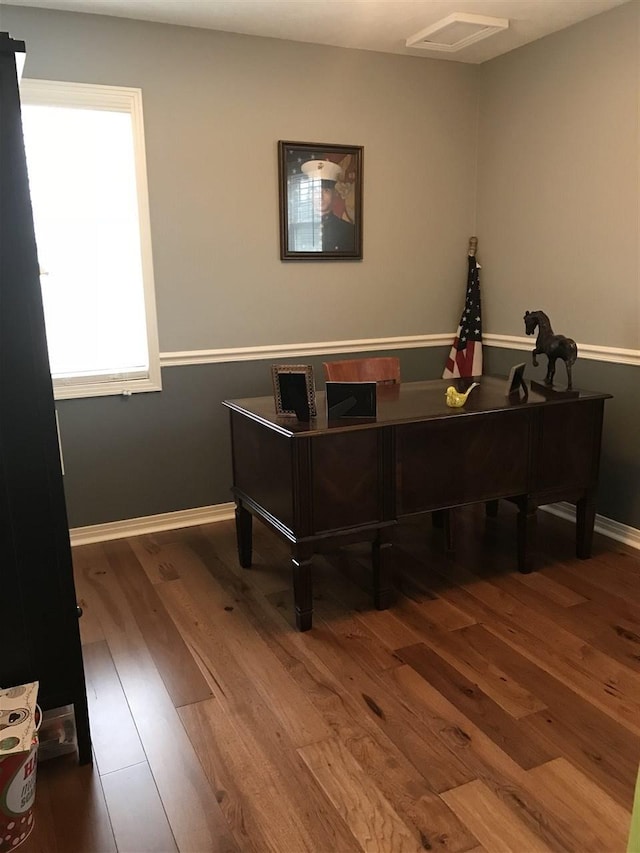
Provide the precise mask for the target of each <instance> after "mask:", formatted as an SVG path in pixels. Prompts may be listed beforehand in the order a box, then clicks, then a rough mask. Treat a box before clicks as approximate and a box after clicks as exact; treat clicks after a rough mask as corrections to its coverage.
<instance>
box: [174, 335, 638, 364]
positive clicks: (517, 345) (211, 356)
mask: <svg viewBox="0 0 640 853" xmlns="http://www.w3.org/2000/svg"><path fill="white" fill-rule="evenodd" d="M455 336H456V333H455V332H440V333H438V334H430V335H404V336H400V337H394V338H358V339H356V340H351V341H314V342H312V343H297V344H267V345H264V346H252V347H250V346H247V347H221V348H220V349H206V350H183V351H176V352H161V353H160V365H161V367H179V366H187V365H190V364H224V363H229V362H238V361H278V360H280V359H283V358H305V357H306V356H311V355H332V354H337V353H354V352H384V351H386V350H401V349H422V348H427V347H443V346H447V347H449V346H451V342H452V341H453V340H454V338H455ZM482 342H483V344H484V345H485V346H488V347H497V348H499V349H514V350H526V351H531V350H532V349H533V345H534V344H533V341H532V339H531V338H527V337H524V336H518V335H494V334H490V333H485V334H484V335H483V337H482ZM578 358H586V359H591V360H593V361H607V362H611V363H612V364H632V365H634V366H636V367H638V366H640V350H634V349H621V348H619V347H605V346H596V345H595V344H581V343H578Z"/></svg>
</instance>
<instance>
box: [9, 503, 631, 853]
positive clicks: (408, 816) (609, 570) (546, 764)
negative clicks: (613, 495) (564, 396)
mask: <svg viewBox="0 0 640 853" xmlns="http://www.w3.org/2000/svg"><path fill="white" fill-rule="evenodd" d="M539 516H540V518H539V522H538V550H537V556H536V564H537V567H538V568H539V571H537V572H535V573H534V574H531V575H520V574H518V573H517V572H516V571H515V554H516V543H515V511H514V508H513V507H512V506H511V505H509V504H506V503H501V504H500V512H499V515H498V517H497V518H496V519H488V518H485V515H484V509H483V507H472V508H467V509H464V510H460V511H458V518H457V524H456V536H457V547H456V553H455V554H454V555H451V554H447V553H446V552H445V549H444V540H443V532H442V531H439V530H436V529H434V528H432V526H431V522H430V520H429V518H426V519H425V518H420V519H415V520H412V521H410V522H405V523H402V524H401V525H399V526H398V529H397V531H396V547H395V555H396V556H395V572H396V586H397V588H398V590H399V594H398V600H397V603H396V604H394V605H393V606H392V608H391V609H390V610H387V611H383V612H378V611H376V610H374V609H373V605H372V600H371V591H370V588H371V568H370V560H369V553H368V549H367V548H366V547H365V546H360V545H354V546H349V547H348V548H343V549H339V550H335V551H332V552H330V553H326V554H323V555H319V556H317V557H316V558H314V608H315V612H314V627H313V629H312V630H311V631H309V632H307V633H305V634H300V633H298V632H297V631H296V630H295V629H294V627H293V626H294V616H293V600H292V593H291V579H290V569H289V560H288V552H287V549H286V548H285V546H284V545H283V544H282V543H281V542H280V541H279V540H278V539H277V538H276V537H275V536H274V535H273V534H272V533H270V532H269V531H268V530H267V529H266V528H264V527H262V526H261V525H260V524H258V523H255V522H254V566H253V567H252V568H251V569H250V570H243V569H241V568H240V567H239V566H238V563H237V558H236V550H235V530H234V526H233V523H232V522H222V523H218V524H212V525H206V526H202V527H193V528H186V529H183V530H176V531H171V532H167V533H162V534H158V535H155V536H138V537H135V538H131V539H127V540H118V541H114V542H106V543H103V544H100V545H87V546H83V547H78V548H75V549H74V568H75V572H76V578H77V592H78V598H79V599H80V602H81V604H82V607H83V610H84V615H83V617H82V619H81V623H80V624H81V633H82V641H83V648H84V658H85V667H86V674H87V685H88V695H89V707H90V715H91V725H92V734H93V749H94V765H93V768H91V767H82V768H79V767H78V766H77V764H76V763H75V760H74V757H73V756H70V757H69V756H67V757H64V758H58V759H54V760H51V761H47V762H42V763H41V765H40V767H39V770H38V782H37V796H36V825H35V829H34V831H33V833H32V836H31V838H30V839H28V840H27V842H26V843H25V844H24V845H23V846H22V847H21V848H20V850H21V851H22V853H112V851H119V853H147V851H149V853H152V851H153V852H154V853H169V852H170V851H180V853H214V851H220V853H223V851H224V853H240V851H242V852H243V853H244V851H247V853H305V851H309V853H356V851H367V853H405V851H410V853H416V851H420V850H422V851H424V850H440V851H443V852H444V851H448V853H464V851H468V853H480V851H486V853H501V852H502V851H504V853H529V851H531V853H533V852H534V851H576V853H577V852H578V851H580V853H585V851H593V853H618V851H619V852H620V853H623V851H625V849H626V841H627V834H628V828H629V821H630V810H631V804H632V800H633V791H634V785H635V781H636V774H637V771H638V764H639V762H640V553H639V552H636V551H633V550H632V549H629V548H625V547H624V546H618V545H617V544H616V543H615V542H613V541H612V540H607V539H604V538H601V537H597V536H596V540H595V545H594V556H593V558H592V559H591V560H589V561H579V560H576V559H575V557H574V556H573V526H572V525H570V524H568V523H567V522H564V521H561V520H559V519H557V518H554V517H553V516H550V515H548V514H546V513H539Z"/></svg>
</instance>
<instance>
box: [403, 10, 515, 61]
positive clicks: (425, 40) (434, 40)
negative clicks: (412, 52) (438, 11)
mask: <svg viewBox="0 0 640 853" xmlns="http://www.w3.org/2000/svg"><path fill="white" fill-rule="evenodd" d="M508 27H509V19H508V18H488V17H486V16H485V15H469V14H466V13H465V12H454V13H453V14H452V15H448V16H447V17H446V18H443V19H442V20H441V21H438V22H437V23H436V24H431V26H430V27H427V28H426V29H424V30H420V32H419V33H416V34H415V35H413V36H411V37H410V38H408V39H407V41H406V45H407V47H414V48H416V47H417V48H420V49H422V50H439V51H442V52H444V53H454V52H455V51H457V50H462V49H463V48H465V47H467V45H470V44H473V43H474V42H476V41H480V39H486V38H488V37H489V36H492V35H493V34H494V33H499V32H500V31H501V30H506V29H508Z"/></svg>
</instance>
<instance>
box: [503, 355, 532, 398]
mask: <svg viewBox="0 0 640 853" xmlns="http://www.w3.org/2000/svg"><path fill="white" fill-rule="evenodd" d="M526 366H527V365H526V362H524V361H523V362H522V363H521V364H514V365H513V367H512V368H511V370H510V371H509V378H508V379H507V387H506V388H505V394H506V396H507V397H511V396H512V395H514V394H519V393H520V389H521V388H522V390H523V391H524V393H525V397H526V396H527V393H528V392H527V386H526V384H525V381H524V370H525V367H526Z"/></svg>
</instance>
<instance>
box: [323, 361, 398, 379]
mask: <svg viewBox="0 0 640 853" xmlns="http://www.w3.org/2000/svg"><path fill="white" fill-rule="evenodd" d="M322 366H323V368H324V378H325V379H326V380H327V381H328V382H377V383H378V384H384V385H397V384H399V382H400V359H399V358H396V357H393V356H392V357H389V358H385V357H382V358H349V359H345V360H343V361H325V362H324V363H323V365H322Z"/></svg>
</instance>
